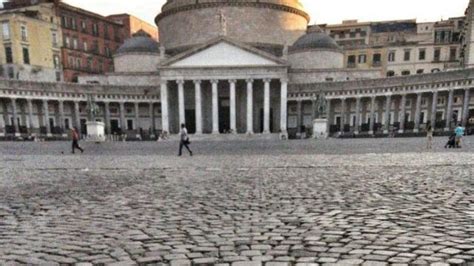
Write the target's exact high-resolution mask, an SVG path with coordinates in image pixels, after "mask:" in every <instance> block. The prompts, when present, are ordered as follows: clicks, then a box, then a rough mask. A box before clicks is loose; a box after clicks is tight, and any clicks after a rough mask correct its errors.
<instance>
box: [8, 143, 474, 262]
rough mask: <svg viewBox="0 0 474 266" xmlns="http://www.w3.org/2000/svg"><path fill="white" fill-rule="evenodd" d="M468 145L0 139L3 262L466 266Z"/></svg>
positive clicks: (471, 240) (473, 209)
mask: <svg viewBox="0 0 474 266" xmlns="http://www.w3.org/2000/svg"><path fill="white" fill-rule="evenodd" d="M470 141H472V142H474V140H473V139H469V138H468V139H467V141H466V148H465V149H463V150H456V151H454V150H451V151H448V152H445V150H444V149H442V148H438V149H437V150H436V151H437V152H408V151H409V150H410V149H411V150H413V151H421V150H423V148H422V146H423V140H422V139H392V140H387V139H385V140H351V141H349V140H344V141H337V140H331V141H329V142H324V143H318V144H314V143H311V142H308V141H301V142H284V143H277V144H274V143H267V142H259V143H247V144H245V143H238V142H237V143H204V142H203V143H193V144H195V145H194V148H195V149H197V150H196V153H197V154H198V155H197V156H195V157H192V158H191V157H187V156H185V157H182V158H178V157H176V156H174V152H175V146H176V145H175V143H173V144H156V143H148V144H146V143H115V144H106V145H101V146H97V145H95V144H85V146H86V153H85V154H84V155H79V154H76V155H69V154H67V155H62V154H61V152H62V151H63V147H64V146H67V147H68V143H29V144H26V143H0V265H17V264H33V265H35V264H40V265H43V264H45V265H59V264H75V263H78V264H79V265H90V264H94V265H95V264H100V265H136V264H141V265H146V264H155V265H161V264H163V265H179V266H185V265H216V264H219V265H231V266H243V265H249V266H253V265H266V266H280V265H281V266H285V265H298V266H304V265H387V264H392V265H429V264H431V265H449V264H451V265H470V264H469V263H472V262H474V175H473V174H474V153H473V152H472V151H473V150H472V149H471V148H469V147H470V146H469V145H468V144H469V143H470ZM443 142H444V139H437V146H438V147H441V146H442V145H443ZM237 146H240V147H241V149H242V151H239V148H238V147H237ZM252 146H253V147H252ZM406 146H409V147H406ZM173 151H174V152H173ZM64 152H65V151H64ZM388 152H390V153H388ZM246 153H247V155H244V154H246ZM114 154H115V155H114ZM471 265H473V264H471Z"/></svg>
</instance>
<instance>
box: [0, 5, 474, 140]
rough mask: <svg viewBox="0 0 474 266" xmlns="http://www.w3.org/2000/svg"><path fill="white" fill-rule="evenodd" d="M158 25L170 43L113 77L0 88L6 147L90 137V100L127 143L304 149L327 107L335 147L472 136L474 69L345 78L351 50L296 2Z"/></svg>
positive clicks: (129, 53)
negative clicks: (13, 142) (397, 138)
mask: <svg viewBox="0 0 474 266" xmlns="http://www.w3.org/2000/svg"><path fill="white" fill-rule="evenodd" d="M468 10H470V9H469V8H468ZM467 14H468V15H467V17H469V12H467ZM156 23H157V25H158V27H159V29H160V43H157V42H156V41H155V40H153V39H152V38H150V37H149V36H147V35H146V34H144V33H138V34H136V35H135V36H134V37H132V38H130V39H128V40H127V41H126V42H125V43H124V44H123V45H122V46H121V47H120V48H119V49H118V50H117V51H116V54H115V55H114V66H115V67H114V69H115V71H114V72H112V73H107V74H105V75H98V76H84V77H81V78H80V80H79V81H80V84H70V83H39V82H25V81H13V80H0V85H1V86H0V103H1V104H0V114H1V115H0V137H2V138H13V137H17V138H18V137H22V138H24V137H29V136H32V135H35V136H44V137H49V138H63V137H65V136H66V135H65V134H66V133H67V130H68V129H69V128H71V127H72V126H76V127H78V128H79V129H80V130H81V131H82V132H83V133H86V131H85V130H86V129H85V123H86V121H87V112H86V109H87V108H86V103H87V99H89V98H90V97H93V98H94V100H95V102H96V103H97V104H98V106H99V109H100V112H99V114H98V115H97V116H96V119H97V120H100V121H103V122H105V125H106V133H107V134H109V135H126V136H127V138H129V139H154V138H156V137H157V136H158V135H159V134H161V133H163V132H167V133H170V134H176V133H178V132H179V125H180V124H186V125H187V127H188V129H189V131H190V132H191V133H193V134H196V135H206V134H210V135H218V134H232V135H246V136H257V135H258V136H268V137H271V136H273V137H275V138H277V137H281V138H287V137H292V138H299V137H304V136H308V135H310V134H311V125H312V121H313V120H314V119H315V118H316V114H317V112H316V108H317V103H318V102H321V99H324V100H325V101H326V109H327V111H326V112H325V113H324V114H322V116H323V117H324V118H327V119H328V128H329V131H330V133H331V135H332V136H336V135H337V136H345V135H350V136H371V135H380V136H386V135H392V134H402V135H403V134H417V133H420V132H423V130H424V129H425V128H426V127H427V125H428V124H432V125H433V127H435V128H436V130H437V131H438V132H440V133H441V132H447V131H450V130H451V129H452V127H454V126H455V125H456V124H457V123H462V124H463V125H465V126H468V127H469V126H470V125H471V124H474V121H472V119H471V118H474V101H473V99H472V97H471V88H472V86H473V85H472V79H474V70H473V69H471V68H469V67H468V66H469V62H466V64H464V66H465V67H464V66H461V65H460V66H459V67H457V68H453V69H450V70H449V71H443V72H438V73H430V74H420V75H414V76H401V77H385V76H383V75H381V73H380V71H377V70H374V69H357V68H347V64H345V56H344V50H343V49H342V48H341V47H340V46H339V45H338V44H337V43H336V41H335V40H334V39H332V38H331V37H330V36H329V35H328V34H326V33H325V32H324V31H323V30H321V29H320V28H319V27H317V26H312V27H308V23H309V16H308V14H307V13H306V12H305V11H304V9H303V7H302V6H301V4H300V3H299V1H297V0H267V1H256V0H246V1H228V0H218V1H203V0H199V1H195V0H192V1H191V0H181V1H177V0H168V1H167V3H166V4H165V5H164V6H163V7H162V12H161V13H160V14H159V15H158V16H157V17H156ZM466 25H467V26H466V34H465V36H466V38H465V40H464V41H465V43H466V45H465V47H466V49H469V48H470V45H471V43H472V42H471V41H470V39H469V38H470V34H467V32H468V31H469V29H471V27H472V26H471V25H470V24H466ZM466 60H469V59H468V58H467V59H466Z"/></svg>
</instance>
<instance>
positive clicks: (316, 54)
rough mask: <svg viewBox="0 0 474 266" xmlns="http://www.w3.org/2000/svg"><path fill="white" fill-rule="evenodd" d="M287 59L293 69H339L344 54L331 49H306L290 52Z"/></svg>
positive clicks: (342, 65) (341, 66)
mask: <svg viewBox="0 0 474 266" xmlns="http://www.w3.org/2000/svg"><path fill="white" fill-rule="evenodd" d="M288 61H289V62H290V65H291V67H292V68H295V69H301V68H302V69H328V68H332V69H340V68H343V67H344V54H343V53H342V52H338V51H331V50H316V49H315V50H307V51H303V52H297V53H290V54H289V55H288Z"/></svg>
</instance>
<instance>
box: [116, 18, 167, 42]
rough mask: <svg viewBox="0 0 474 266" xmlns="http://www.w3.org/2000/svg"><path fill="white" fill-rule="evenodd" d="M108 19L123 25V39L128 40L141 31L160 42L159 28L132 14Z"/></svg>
mask: <svg viewBox="0 0 474 266" xmlns="http://www.w3.org/2000/svg"><path fill="white" fill-rule="evenodd" d="M107 18H108V19H110V20H112V21H114V22H116V23H118V24H121V25H123V27H124V30H123V37H124V39H128V38H130V37H132V36H133V35H134V34H136V33H138V32H139V31H143V32H146V33H147V34H148V35H149V36H150V37H151V38H152V39H153V40H155V41H159V33H158V28H157V27H156V26H154V25H151V24H150V23H148V22H146V21H143V20H141V19H139V18H137V17H135V16H132V15H130V14H116V15H110V16H107Z"/></svg>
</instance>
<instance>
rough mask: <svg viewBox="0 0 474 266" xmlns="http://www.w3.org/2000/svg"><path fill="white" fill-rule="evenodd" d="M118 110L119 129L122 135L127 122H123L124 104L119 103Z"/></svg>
mask: <svg viewBox="0 0 474 266" xmlns="http://www.w3.org/2000/svg"><path fill="white" fill-rule="evenodd" d="M119 109H120V129H121V131H122V134H125V132H126V131H127V121H126V120H125V102H119Z"/></svg>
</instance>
